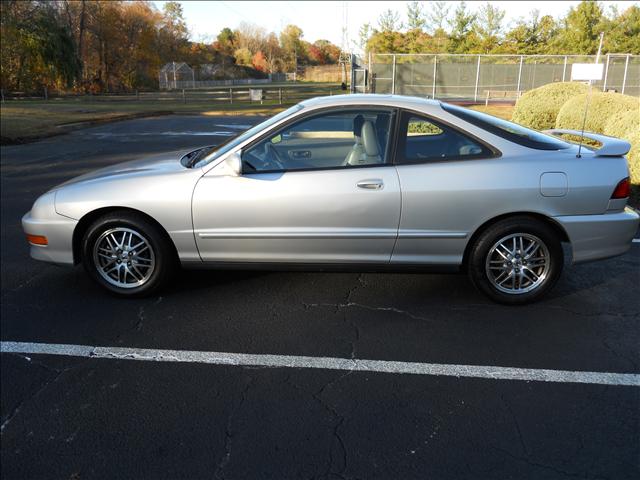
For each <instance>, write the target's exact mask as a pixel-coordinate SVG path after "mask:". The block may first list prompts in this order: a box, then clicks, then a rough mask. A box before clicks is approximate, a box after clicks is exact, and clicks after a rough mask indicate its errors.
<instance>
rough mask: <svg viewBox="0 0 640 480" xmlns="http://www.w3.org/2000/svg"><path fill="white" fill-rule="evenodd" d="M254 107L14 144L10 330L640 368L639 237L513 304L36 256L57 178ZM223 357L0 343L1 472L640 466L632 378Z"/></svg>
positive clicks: (222, 122)
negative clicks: (124, 277)
mask: <svg viewBox="0 0 640 480" xmlns="http://www.w3.org/2000/svg"><path fill="white" fill-rule="evenodd" d="M255 120H256V119H247V118H243V117H231V118H229V117H227V118H216V117H166V118H153V119H140V120H133V121H127V122H121V123H114V124H109V125H103V126H100V127H95V128H91V129H85V130H81V131H76V132H74V133H72V134H69V135H66V136H61V137H55V138H50V139H48V140H44V141H41V142H38V143H33V144H28V145H21V146H11V147H2V163H1V166H2V175H1V187H2V190H1V203H0V208H1V213H2V232H1V259H2V272H1V273H2V277H1V280H2V292H1V302H2V303H1V314H2V315H1V338H2V341H17V342H39V343H53V344H72V345H89V346H106V347H137V348H144V349H173V350H193V351H200V352H234V353H251V354H274V355H292V356H310V357H335V358H345V359H350V358H355V359H371V360H387V361H398V362H420V363H426V364H439V365H440V364H455V365H479V366H488V367H517V368H519V369H521V370H522V371H528V370H529V369H536V371H537V369H551V370H560V371H585V372H615V373H623V374H625V373H626V374H630V373H636V374H637V373H639V372H640V352H639V349H638V345H640V315H639V313H638V312H639V311H640V287H639V286H638V285H639V283H638V279H639V273H638V272H639V271H640V244H634V246H633V247H632V251H631V252H630V253H628V254H627V255H625V256H622V257H618V258H615V259H611V260H608V261H604V262H599V263H593V264H586V265H580V266H576V267H572V268H569V269H567V270H566V272H565V274H564V276H563V278H562V279H561V281H560V282H559V284H558V286H557V287H556V288H555V290H554V291H553V293H552V294H551V295H550V296H549V297H548V298H547V299H546V300H545V301H543V302H540V303H538V304H535V305H531V306H526V307H520V308H509V307H503V306H499V305H495V304H492V303H489V302H488V301H487V300H486V299H485V298H484V297H482V296H481V295H479V294H478V293H476V292H475V291H474V290H473V288H472V287H471V286H470V284H469V282H468V281H467V279H466V278H465V277H463V276H455V275H449V276H446V275H399V274H396V275H391V274H362V275H358V274H340V273H327V274H319V273H264V272H231V273H230V272H224V273H222V272H221V273H216V272H206V271H197V272H187V273H181V274H180V275H179V277H178V278H177V279H176V281H175V285H174V286H173V287H172V288H171V289H169V290H168V291H166V292H164V293H163V296H158V297H155V298H150V299H144V300H119V299H115V298H113V297H111V296H109V295H107V294H105V293H104V292H103V291H102V290H100V289H99V288H98V287H96V286H94V285H93V284H92V283H90V282H89V281H88V279H87V277H86V275H85V274H84V273H83V272H82V269H81V268H75V269H64V268H59V267H55V266H48V265H45V264H40V263H37V262H35V261H31V260H30V259H29V258H28V254H27V247H26V245H25V242H24V240H23V235H22V232H21V230H20V227H19V220H20V217H21V215H22V214H23V213H24V212H26V211H27V210H28V209H29V208H30V205H31V203H32V201H33V200H34V199H35V198H36V197H37V196H38V195H39V194H41V193H43V192H44V191H45V190H47V189H48V188H50V187H51V186H53V185H55V184H57V183H59V182H61V181H63V180H66V179H68V178H69V177H71V176H74V175H78V174H80V173H83V172H85V171H87V170H90V169H94V168H96V167H100V166H104V165H108V164H112V163H115V162H119V161H123V160H127V159H131V158H137V157H140V156H142V155H144V154H147V153H152V152H160V151H167V150H172V149H176V148H181V147H185V146H191V145H193V146H197V145H202V144H213V143H218V142H220V141H222V140H223V139H224V138H227V137H228V135H229V134H231V132H233V131H235V130H238V129H241V128H244V126H246V125H249V124H250V123H253V122H255ZM230 123H232V124H235V126H234V125H230ZM210 132H213V133H214V134H215V135H208V134H207V133H210ZM129 358H133V356H130V357H129ZM165 360H166V359H165ZM219 363H220V362H218V364H204V363H175V362H171V361H165V362H158V361H132V360H130V359H126V358H122V357H117V358H116V357H114V358H113V359H105V358H91V357H89V358H87V357H67V356H63V357H61V356H51V355H26V354H12V353H4V354H2V364H1V369H0V370H1V387H2V389H1V392H0V395H1V401H2V404H1V417H2V418H1V421H2V433H1V442H2V451H1V473H2V476H3V478H7V479H9V478H65V479H83V478H277V479H281V478H328V479H329V478H330V479H334V478H335V479H337V478H345V479H346V478H366V479H370V478H382V479H389V478H402V479H408V478H474V479H477V478H482V479H492V478H496V479H504V478H516V479H525V478H532V479H544V478H565V477H571V478H616V479H624V478H630V479H631V478H639V477H640V465H639V458H640V388H638V387H634V386H619V385H597V384H590V383H587V384H578V383H568V382H562V381H561V382H556V383H549V382H537V381H533V382H531V381H521V380H504V379H487V378H464V377H462V378H456V377H453V376H434V375H407V374H398V373H393V370H392V371H390V373H373V372H367V371H357V370H354V371H349V370H346V371H345V370H328V369H310V368H264V367H247V366H244V367H242V366H232V365H222V364H219Z"/></svg>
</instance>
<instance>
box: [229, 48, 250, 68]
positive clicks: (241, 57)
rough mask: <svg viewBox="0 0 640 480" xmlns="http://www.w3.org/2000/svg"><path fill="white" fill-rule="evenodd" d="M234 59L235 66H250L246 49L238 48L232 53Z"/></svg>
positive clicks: (248, 52)
mask: <svg viewBox="0 0 640 480" xmlns="http://www.w3.org/2000/svg"><path fill="white" fill-rule="evenodd" d="M233 57H234V58H235V59H236V65H245V66H250V65H251V64H252V58H251V52H250V51H249V49H248V48H239V49H237V50H236V51H235V52H233Z"/></svg>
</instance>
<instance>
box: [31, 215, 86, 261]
mask: <svg viewBox="0 0 640 480" xmlns="http://www.w3.org/2000/svg"><path fill="white" fill-rule="evenodd" d="M53 215H55V216H49V215H47V217H50V218H46V219H39V218H34V217H33V216H32V212H28V213H27V214H26V215H25V216H24V217H22V229H23V230H24V232H25V233H27V234H31V235H44V236H45V237H47V242H48V244H47V245H34V244H32V243H30V244H29V247H30V254H31V257H32V258H35V259H36V260H42V261H45V262H52V263H57V264H61V265H73V230H74V229H75V227H76V225H77V224H78V221H77V220H73V219H71V218H67V217H63V216H62V215H58V214H57V213H55V212H53Z"/></svg>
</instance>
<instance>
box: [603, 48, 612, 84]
mask: <svg viewBox="0 0 640 480" xmlns="http://www.w3.org/2000/svg"><path fill="white" fill-rule="evenodd" d="M609 58H611V57H609V54H608V53H607V65H606V66H605V67H604V81H603V82H602V91H603V92H606V91H607V75H609Z"/></svg>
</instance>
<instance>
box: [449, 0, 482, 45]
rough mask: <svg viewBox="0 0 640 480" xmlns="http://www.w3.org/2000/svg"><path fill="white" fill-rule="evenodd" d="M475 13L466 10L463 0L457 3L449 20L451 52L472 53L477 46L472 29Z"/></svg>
mask: <svg viewBox="0 0 640 480" xmlns="http://www.w3.org/2000/svg"><path fill="white" fill-rule="evenodd" d="M475 21H476V15H475V14H474V13H471V12H469V11H468V10H467V4H466V3H465V2H464V1H463V2H460V3H459V4H458V6H457V7H456V10H455V12H454V16H453V20H452V22H451V41H450V44H449V45H450V46H449V49H450V52H451V53H473V52H472V50H473V49H474V47H476V46H477V43H478V42H477V40H478V39H477V37H476V35H475V33H474V31H473V27H474V24H475Z"/></svg>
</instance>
